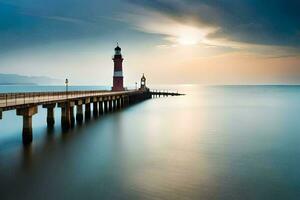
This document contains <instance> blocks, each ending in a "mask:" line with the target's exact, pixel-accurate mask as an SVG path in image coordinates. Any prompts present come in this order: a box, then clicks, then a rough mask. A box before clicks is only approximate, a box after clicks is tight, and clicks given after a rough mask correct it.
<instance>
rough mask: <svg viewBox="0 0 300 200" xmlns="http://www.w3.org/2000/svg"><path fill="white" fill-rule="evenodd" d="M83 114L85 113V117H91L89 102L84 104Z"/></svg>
mask: <svg viewBox="0 0 300 200" xmlns="http://www.w3.org/2000/svg"><path fill="white" fill-rule="evenodd" d="M84 115H85V118H86V119H90V118H91V104H90V103H86V104H85V111H84Z"/></svg>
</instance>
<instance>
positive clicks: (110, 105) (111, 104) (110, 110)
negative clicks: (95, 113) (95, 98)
mask: <svg viewBox="0 0 300 200" xmlns="http://www.w3.org/2000/svg"><path fill="white" fill-rule="evenodd" d="M108 104H109V108H108V110H109V112H112V111H113V100H112V99H111V100H109V101H108Z"/></svg>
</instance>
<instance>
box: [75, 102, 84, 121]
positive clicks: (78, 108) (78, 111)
mask: <svg viewBox="0 0 300 200" xmlns="http://www.w3.org/2000/svg"><path fill="white" fill-rule="evenodd" d="M75 104H76V122H77V123H78V124H82V121H83V108H82V104H83V101H82V100H77V101H76V102H75Z"/></svg>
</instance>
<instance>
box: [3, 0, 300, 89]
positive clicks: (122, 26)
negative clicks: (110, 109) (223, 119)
mask: <svg viewBox="0 0 300 200" xmlns="http://www.w3.org/2000/svg"><path fill="white" fill-rule="evenodd" d="M299 7H300V1H297V0H272V1H270V0H243V1H241V0H109V1H108V0H14V1H12V0H0V73H15V74H20V75H27V76H49V77H52V78H55V79H61V80H64V79H65V78H68V79H69V80H70V83H71V84H72V83H73V84H85V85H95V84H96V85H111V83H112V74H113V63H112V60H111V58H112V55H113V53H114V51H113V50H114V48H115V46H116V43H117V42H118V43H119V44H120V47H121V48H122V54H123V57H124V66H123V67H124V76H125V77H124V80H125V84H126V85H128V86H129V85H134V83H135V82H136V81H139V79H140V77H141V75H142V73H145V76H146V78H147V80H148V82H150V83H151V84H300V12H299V10H298V9H299ZM62 84H63V83H62Z"/></svg>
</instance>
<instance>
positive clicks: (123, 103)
mask: <svg viewBox="0 0 300 200" xmlns="http://www.w3.org/2000/svg"><path fill="white" fill-rule="evenodd" d="M121 101H122V103H121V105H122V107H125V106H126V105H125V97H122V98H121Z"/></svg>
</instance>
